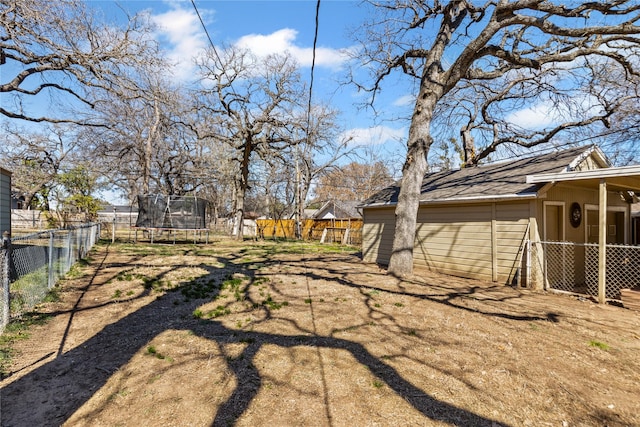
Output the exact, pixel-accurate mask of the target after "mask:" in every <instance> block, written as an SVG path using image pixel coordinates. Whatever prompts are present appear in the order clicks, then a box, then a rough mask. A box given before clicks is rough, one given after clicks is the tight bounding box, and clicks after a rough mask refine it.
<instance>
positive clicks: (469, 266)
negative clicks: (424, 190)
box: [413, 204, 492, 280]
mask: <svg viewBox="0 0 640 427" xmlns="http://www.w3.org/2000/svg"><path fill="white" fill-rule="evenodd" d="M491 216H492V207H491V205H490V204H483V205H478V204H476V205H471V206H460V205H447V206H429V207H426V206H424V207H421V208H420V210H419V212H418V226H417V229H416V247H415V250H414V255H413V256H414V265H415V266H416V267H426V268H429V269H431V270H434V271H438V272H441V273H445V274H452V275H456V276H464V277H476V278H480V279H485V280H491V273H492V266H491V262H492V258H491V254H492V249H491Z"/></svg>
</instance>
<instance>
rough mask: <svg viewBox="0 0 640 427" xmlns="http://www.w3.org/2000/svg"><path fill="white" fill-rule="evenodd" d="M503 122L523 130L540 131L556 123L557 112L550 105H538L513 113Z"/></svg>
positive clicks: (543, 103)
mask: <svg viewBox="0 0 640 427" xmlns="http://www.w3.org/2000/svg"><path fill="white" fill-rule="evenodd" d="M505 120H506V121H507V122H509V123H512V124H514V125H516V126H519V127H521V128H524V129H540V128H544V127H546V126H550V125H553V124H554V123H557V121H558V117H557V110H556V109H555V107H554V106H553V104H551V103H545V102H542V103H539V104H536V105H533V106H531V107H529V108H524V109H522V110H518V111H515V112H513V113H511V114H509V115H507V117H505Z"/></svg>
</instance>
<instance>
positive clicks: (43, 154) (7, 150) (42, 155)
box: [0, 124, 80, 210]
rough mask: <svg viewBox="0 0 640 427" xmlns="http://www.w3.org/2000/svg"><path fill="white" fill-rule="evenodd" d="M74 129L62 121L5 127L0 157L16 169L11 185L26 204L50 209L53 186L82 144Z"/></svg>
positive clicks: (9, 166) (57, 182) (27, 206)
mask: <svg viewBox="0 0 640 427" xmlns="http://www.w3.org/2000/svg"><path fill="white" fill-rule="evenodd" d="M73 130H74V129H72V128H70V127H69V126H68V125H67V126H64V125H60V124H58V125H50V126H48V127H46V128H44V129H42V130H40V131H33V130H26V129H23V128H15V127H12V126H5V127H4V129H3V132H2V143H1V144H0V157H2V159H3V160H4V164H5V165H6V166H5V167H8V168H9V169H11V171H12V172H13V176H12V180H11V185H12V187H13V189H14V190H15V191H17V192H18V193H19V194H20V196H22V197H24V205H25V207H26V208H37V209H42V210H49V204H50V202H52V200H50V199H49V198H50V195H51V190H52V189H54V188H55V187H56V186H57V185H58V184H59V180H58V178H59V175H60V174H61V173H62V172H63V171H64V170H65V169H66V168H69V167H71V164H72V163H73V160H72V159H73V158H74V155H75V154H76V152H77V150H78V147H79V145H80V142H79V141H80V140H79V139H78V138H77V134H75V133H74V132H73Z"/></svg>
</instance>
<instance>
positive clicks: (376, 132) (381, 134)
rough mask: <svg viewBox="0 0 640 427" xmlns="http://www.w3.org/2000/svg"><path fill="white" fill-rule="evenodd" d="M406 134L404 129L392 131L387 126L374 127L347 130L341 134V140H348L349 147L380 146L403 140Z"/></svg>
mask: <svg viewBox="0 0 640 427" xmlns="http://www.w3.org/2000/svg"><path fill="white" fill-rule="evenodd" d="M406 134H407V131H406V129H404V128H400V129H393V128H390V127H387V126H374V127H371V128H354V129H349V130H348V131H346V132H344V133H343V134H342V138H343V139H349V144H351V145H380V144H384V143H385V142H389V141H394V142H397V141H400V140H404V139H405V138H406Z"/></svg>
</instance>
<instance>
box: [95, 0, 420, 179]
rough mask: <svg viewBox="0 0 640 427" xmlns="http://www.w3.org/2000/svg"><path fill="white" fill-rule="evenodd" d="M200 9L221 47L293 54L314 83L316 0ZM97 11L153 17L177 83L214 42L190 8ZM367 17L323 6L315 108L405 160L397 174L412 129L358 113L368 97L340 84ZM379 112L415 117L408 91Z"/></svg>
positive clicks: (124, 4)
mask: <svg viewBox="0 0 640 427" xmlns="http://www.w3.org/2000/svg"><path fill="white" fill-rule="evenodd" d="M195 3H196V6H197V8H198V11H199V12H200V15H201V16H202V18H203V20H204V22H205V25H206V27H207V30H208V32H209V35H210V36H211V38H212V40H213V43H214V44H216V45H221V44H231V45H241V46H243V47H246V48H249V49H251V50H252V51H253V52H254V53H257V54H258V55H260V54H263V55H264V54H269V53H277V52H284V51H288V52H289V53H291V54H292V55H293V56H294V57H295V58H296V60H297V62H298V63H299V64H300V67H301V68H300V71H301V74H302V76H303V77H304V78H306V79H307V80H308V79H309V78H310V75H311V61H312V52H313V49H312V48H313V37H314V31H315V13H316V1H315V0H297V1H294V0H289V1H267V0H239V1H237V0H236V1H229V0H227V1H219V0H215V1H212V0H195ZM91 4H92V5H93V6H97V7H100V8H101V9H103V11H104V13H105V15H106V17H107V19H122V12H121V10H120V9H119V8H123V9H125V10H126V11H128V12H129V13H131V14H134V13H141V12H142V13H148V14H149V16H150V18H151V19H152V20H153V22H154V23H155V24H156V25H157V27H158V30H157V33H156V35H155V37H156V39H157V40H158V41H159V42H161V44H162V47H163V48H164V49H165V50H166V52H167V54H168V56H169V58H170V59H171V60H172V61H173V62H175V63H176V66H175V68H174V75H175V78H176V79H179V80H182V81H185V82H188V80H189V78H190V76H192V75H193V74H194V72H195V69H194V67H193V58H194V57H195V56H197V55H198V54H199V53H200V52H201V51H202V50H203V49H205V48H206V47H207V46H208V43H209V42H208V40H207V38H206V34H205V32H204V30H203V29H202V26H201V24H200V21H199V19H198V16H197V14H196V11H195V9H194V7H193V5H192V3H191V1H190V0H184V1H179V0H166V1H152V0H147V1H143V0H124V1H120V2H115V1H105V0H101V1H92V2H91ZM365 16H366V15H365V10H364V9H363V8H362V7H361V6H360V2H358V1H349V0H323V1H322V2H321V5H320V15H319V26H318V42H317V49H316V63H315V72H314V87H313V88H314V93H313V97H314V101H318V102H324V103H328V104H330V105H332V106H333V107H336V108H338V109H339V110H340V111H341V112H342V115H341V119H340V125H341V126H342V128H343V130H344V132H345V134H346V135H347V136H349V137H351V138H352V141H354V143H356V144H362V145H373V146H375V150H376V152H378V153H379V154H381V155H383V156H385V157H387V158H389V156H393V157H394V158H397V161H396V163H397V164H396V165H395V166H394V169H396V171H397V170H399V168H400V167H401V164H402V161H403V160H404V159H403V157H404V143H405V136H406V133H407V123H406V122H402V123H401V122H381V120H380V118H376V117H375V115H374V113H373V111H372V110H371V109H365V110H363V109H361V108H358V105H359V104H360V103H361V102H362V100H363V94H361V93H360V94H359V93H358V92H357V90H356V88H355V87H354V86H345V85H341V84H340V81H341V80H344V74H345V67H346V60H347V58H346V56H345V54H344V50H345V49H353V48H355V45H354V42H353V40H351V39H350V37H349V32H350V30H351V29H353V28H356V27H357V26H358V25H359V24H360V23H361V22H362V21H363V20H364V18H365ZM385 97H387V98H385ZM377 106H378V107H379V108H380V107H382V109H383V110H385V111H387V112H389V113H392V114H398V112H406V111H410V109H411V105H410V104H407V103H406V92H404V91H401V92H397V93H396V92H395V91H390V93H389V94H386V93H385V94H383V95H382V97H381V99H380V100H379V102H378V105H377Z"/></svg>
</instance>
